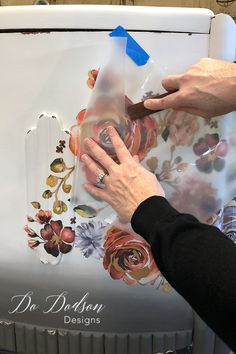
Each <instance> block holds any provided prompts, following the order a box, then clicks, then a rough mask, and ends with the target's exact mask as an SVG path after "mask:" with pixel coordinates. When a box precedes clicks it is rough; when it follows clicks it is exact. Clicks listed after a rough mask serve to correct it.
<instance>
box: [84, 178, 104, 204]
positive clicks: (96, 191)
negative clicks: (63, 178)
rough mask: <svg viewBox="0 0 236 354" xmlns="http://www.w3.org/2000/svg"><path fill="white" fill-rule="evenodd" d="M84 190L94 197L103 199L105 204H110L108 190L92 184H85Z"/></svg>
mask: <svg viewBox="0 0 236 354" xmlns="http://www.w3.org/2000/svg"><path fill="white" fill-rule="evenodd" d="M84 188H85V190H86V191H87V192H88V193H89V194H91V195H92V196H94V197H96V198H99V199H102V200H104V201H105V202H107V203H109V194H108V192H107V191H106V190H104V189H101V188H98V187H96V186H94V185H92V184H90V183H86V184H84Z"/></svg>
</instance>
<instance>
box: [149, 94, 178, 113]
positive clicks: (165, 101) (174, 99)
mask: <svg viewBox="0 0 236 354" xmlns="http://www.w3.org/2000/svg"><path fill="white" fill-rule="evenodd" d="M179 98H180V95H179V91H177V92H174V93H172V94H170V95H168V96H166V97H163V98H152V99H148V100H146V101H144V107H146V108H148V109H153V110H159V109H167V108H177V107H178V106H179Z"/></svg>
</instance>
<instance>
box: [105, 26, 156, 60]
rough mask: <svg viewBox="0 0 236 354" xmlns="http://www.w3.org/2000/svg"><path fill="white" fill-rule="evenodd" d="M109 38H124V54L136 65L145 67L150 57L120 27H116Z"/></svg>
mask: <svg viewBox="0 0 236 354" xmlns="http://www.w3.org/2000/svg"><path fill="white" fill-rule="evenodd" d="M109 36H110V37H126V38H127V45H126V54H127V55H128V56H129V57H130V58H131V59H132V60H133V61H134V62H135V63H136V64H137V65H138V66H141V65H145V64H146V63H147V61H148V59H149V58H150V56H149V55H148V54H147V53H146V52H145V50H144V49H143V48H142V47H141V46H140V45H139V44H138V43H137V42H136V41H135V40H134V39H133V38H132V37H131V35H130V34H129V33H128V32H126V30H125V29H124V28H123V27H122V26H118V27H116V28H115V29H114V30H113V31H112V32H111V33H109Z"/></svg>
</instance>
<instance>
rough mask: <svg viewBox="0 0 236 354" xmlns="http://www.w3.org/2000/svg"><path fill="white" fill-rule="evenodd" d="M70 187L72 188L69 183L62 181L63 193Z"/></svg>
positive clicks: (67, 191) (68, 190) (69, 189)
mask: <svg viewBox="0 0 236 354" xmlns="http://www.w3.org/2000/svg"><path fill="white" fill-rule="evenodd" d="M71 188H72V186H71V184H66V183H63V185H62V189H63V191H64V192H65V193H70V191H71Z"/></svg>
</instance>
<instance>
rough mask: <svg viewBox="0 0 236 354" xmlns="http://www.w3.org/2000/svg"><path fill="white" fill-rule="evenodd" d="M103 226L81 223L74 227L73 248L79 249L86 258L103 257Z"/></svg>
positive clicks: (93, 223)
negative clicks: (74, 239)
mask: <svg viewBox="0 0 236 354" xmlns="http://www.w3.org/2000/svg"><path fill="white" fill-rule="evenodd" d="M104 227H105V226H104V225H103V224H102V223H101V222H97V223H95V222H94V221H91V222H89V223H81V224H80V225H78V226H77V227H76V230H75V235H76V242H75V247H78V248H80V250H81V252H82V253H83V255H84V256H85V257H86V258H88V257H90V256H93V257H94V258H97V259H99V258H101V257H103V255H104V249H103V233H104Z"/></svg>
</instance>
